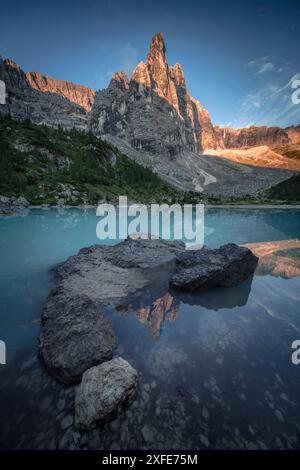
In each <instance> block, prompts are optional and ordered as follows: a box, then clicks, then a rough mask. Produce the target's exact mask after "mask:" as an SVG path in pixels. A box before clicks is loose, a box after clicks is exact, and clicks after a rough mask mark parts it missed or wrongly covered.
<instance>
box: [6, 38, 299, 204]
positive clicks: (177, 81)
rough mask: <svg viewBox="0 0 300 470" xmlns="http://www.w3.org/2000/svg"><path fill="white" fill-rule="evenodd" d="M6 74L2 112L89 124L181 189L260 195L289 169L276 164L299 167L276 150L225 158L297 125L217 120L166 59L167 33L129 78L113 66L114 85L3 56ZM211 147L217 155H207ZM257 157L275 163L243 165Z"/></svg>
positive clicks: (275, 139) (282, 138)
mask: <svg viewBox="0 0 300 470" xmlns="http://www.w3.org/2000/svg"><path fill="white" fill-rule="evenodd" d="M0 80H3V81H4V82H5V84H6V89H7V102H6V105H1V106H0V116H1V115H7V114H9V115H10V116H11V117H12V118H13V119H16V120H19V121H23V120H25V119H29V120H30V121H32V122H33V123H36V124H46V125H47V126H52V127H58V126H61V127H63V128H66V129H71V128H73V127H74V128H76V129H79V130H84V131H91V132H92V133H93V134H95V135H96V136H99V137H102V138H103V139H106V140H108V141H109V142H111V143H113V144H114V145H116V146H117V147H118V148H119V149H121V150H122V151H123V152H124V153H126V155H128V156H129V157H130V158H132V159H133V160H135V161H136V162H138V163H139V164H142V165H145V166H148V167H150V168H151V169H152V170H153V171H154V172H156V173H158V174H159V175H160V176H162V178H164V179H165V180H167V181H168V182H169V183H171V184H173V185H175V186H176V187H178V188H180V189H184V190H186V189H188V190H193V191H194V190H196V191H205V192H207V193H210V194H216V193H217V194H218V195H222V194H223V195H226V196H230V195H233V193H234V194H239V195H241V196H242V195H243V194H245V195H250V194H251V195H254V194H256V193H257V192H258V191H261V190H263V189H265V188H267V187H270V186H272V185H273V184H276V183H278V182H280V181H282V180H284V179H286V178H288V177H289V176H290V175H291V174H290V173H289V172H285V171H279V169H278V168H283V169H294V167H295V164H294V165H293V166H289V165H288V164H287V162H286V161H283V162H281V159H280V158H279V159H278V158H277V161H276V165H274V166H275V167H276V168H277V169H276V170H273V168H272V162H271V161H270V162H267V163H268V164H267V165H265V163H264V161H265V160H266V155H265V154H264V157H263V158H261V157H260V158H256V159H253V163H252V159H251V155H250V157H249V155H246V157H247V159H246V160H245V156H242V157H241V159H240V157H239V156H236V155H235V156H234V158H231V154H230V155H229V156H228V155H227V154H226V155H224V157H225V158H227V160H225V159H224V158H220V157H221V156H222V152H224V151H225V150H226V148H227V147H228V146H235V147H236V148H244V147H245V146H246V147H247V148H248V147H250V148H252V146H258V145H259V146H263V145H270V146H277V147H278V146H286V145H287V142H290V139H291V137H290V136H292V138H293V139H294V140H295V139H296V138H297V135H298V134H297V132H298V130H297V128H292V129H291V130H283V129H280V128H267V127H252V128H249V129H240V130H236V129H222V128H219V127H217V126H216V127H214V126H213V125H212V122H211V119H210V115H209V112H208V111H207V110H206V109H205V108H204V107H203V106H202V105H201V104H200V103H199V102H198V101H197V100H196V99H195V98H193V97H192V96H191V94H190V92H189V91H188V88H187V85H186V82H185V77H184V73H183V70H182V67H181V65H180V64H178V63H176V64H175V65H173V66H169V65H168V63H167V60H166V47H165V43H164V39H163V35H162V33H158V34H156V35H155V36H154V37H153V38H152V40H151V44H150V50H149V53H148V55H147V59H146V61H145V62H143V61H142V62H140V63H139V64H138V65H137V67H136V68H135V70H134V71H133V74H132V76H131V77H130V79H129V78H128V77H127V75H126V73H125V72H120V73H119V72H115V73H114V74H113V77H112V79H111V81H110V83H109V85H108V87H107V88H106V89H104V90H100V91H97V92H96V93H94V92H93V91H92V90H90V89H88V88H86V87H83V86H81V85H76V84H73V83H71V82H66V81H61V80H55V79H53V78H51V77H45V76H43V75H41V74H40V73H38V72H28V73H24V72H23V70H22V69H21V68H20V67H19V66H18V65H17V64H15V63H14V62H13V61H10V60H2V58H1V57H0ZM209 152H213V154H214V156H210V157H207V156H206V155H205V154H207V153H209ZM203 154H204V155H203ZM272 155H273V154H272ZM228 158H229V160H230V159H231V160H234V161H233V162H232V161H231V162H229V161H228ZM257 162H263V164H262V165H260V164H259V165H257V166H263V167H265V166H267V167H269V169H268V170H265V169H258V170H256V169H250V168H249V166H245V164H246V165H251V166H252V165H253V166H256V163H257ZM278 162H279V166H278ZM240 163H242V165H240ZM243 164H244V165H243Z"/></svg>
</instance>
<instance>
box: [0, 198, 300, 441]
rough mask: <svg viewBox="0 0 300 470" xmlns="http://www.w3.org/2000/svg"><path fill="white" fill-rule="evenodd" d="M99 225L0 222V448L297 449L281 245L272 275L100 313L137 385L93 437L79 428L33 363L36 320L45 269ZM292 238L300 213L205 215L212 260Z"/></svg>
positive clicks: (299, 423) (293, 313)
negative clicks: (214, 253)
mask: <svg viewBox="0 0 300 470" xmlns="http://www.w3.org/2000/svg"><path fill="white" fill-rule="evenodd" d="M97 222H98V218H97V217H96V213H95V210H93V209H88V210H83V209H77V208H74V209H32V210H30V211H29V212H28V214H27V215H24V216H18V217H1V218H0V261H1V264H0V298H1V304H0V305H1V314H0V340H2V341H4V343H5V345H6V364H5V365H4V364H0V421H1V427H0V448H1V449H11V448H13V449H56V448H62V449H66V448H67V449H76V448H83V449H87V448H91V449H95V448H96V449H111V450H114V449H118V448H120V449H123V450H124V449H137V448H143V447H145V448H147V449H150V448H153V449H169V450H170V449H202V448H209V449H266V448H268V449H280V448H283V449H299V448H300V365H299V366H297V365H294V364H293V363H292V361H291V356H292V352H293V351H292V349H291V344H292V342H293V341H294V340H297V339H300V276H299V273H300V268H299V258H300V256H299V249H298V248H295V249H291V250H290V253H289V252H288V250H286V245H285V244H284V243H283V245H282V250H281V251H280V259H279V261H278V264H277V265H276V266H274V258H270V262H271V263H273V264H272V266H271V268H270V270H269V271H268V269H266V270H265V271H264V270H263V269H260V270H259V271H257V272H256V273H255V275H254V277H253V279H249V280H247V281H246V282H244V283H243V284H242V285H240V286H238V287H235V288H230V289H215V290H213V291H209V292H206V293H202V294H189V295H187V294H185V295H183V294H179V293H177V292H172V291H171V290H170V291H166V292H157V297H156V298H148V297H147V296H146V295H145V297H144V298H143V299H142V300H141V301H140V302H139V304H137V305H129V306H128V307H127V308H126V309H125V308H124V309H123V310H121V311H116V310H114V309H110V310H107V314H108V315H109V316H110V318H111V320H112V322H113V325H114V328H115V330H116V332H117V336H118V347H117V351H116V354H119V355H120V356H122V357H123V358H124V359H126V360H128V361H129V362H130V364H132V366H133V367H135V368H136V369H137V370H138V371H139V374H140V375H139V385H138V390H137V395H136V399H135V401H134V402H133V403H132V405H130V406H129V407H128V408H126V409H125V410H123V411H122V412H121V413H120V414H119V415H117V416H116V418H115V419H114V420H113V421H111V422H110V423H106V424H104V425H102V426H101V427H99V428H97V429H96V430H94V431H90V432H79V431H78V430H76V429H74V428H73V410H74V403H73V388H72V387H63V386H62V385H61V384H60V383H58V382H56V381H55V380H53V379H52V378H51V377H49V375H48V374H47V372H46V371H45V370H44V367H43V365H42V364H41V363H40V362H39V359H38V358H37V341H38V335H39V331H40V314H41V311H42V308H43V303H44V302H45V300H46V298H47V295H48V294H49V292H50V290H51V288H52V287H53V285H54V283H53V276H52V272H51V268H53V267H54V266H55V265H56V264H57V263H59V262H61V261H64V260H65V259H66V258H67V257H68V256H70V255H73V254H76V253H77V252H78V250H80V249H81V248H83V247H86V246H89V245H92V244H95V243H99V240H98V239H97V237H96V226H97ZM299 238H300V209H295V208H288V209H280V208H278V209H277V208H268V209H264V208H232V207H231V208H229V207H228V208H208V209H206V210H205V244H206V245H208V246H209V247H218V246H220V245H222V244H224V243H229V242H234V243H238V244H246V243H261V244H262V246H263V244H264V243H265V242H275V241H276V242H278V241H282V242H285V241H286V240H296V239H299ZM115 242H117V240H116V241H114V242H113V243H115ZM279 246H280V244H279ZM287 260H290V261H287ZM280 263H283V265H282V264H280ZM158 275H159V273H158Z"/></svg>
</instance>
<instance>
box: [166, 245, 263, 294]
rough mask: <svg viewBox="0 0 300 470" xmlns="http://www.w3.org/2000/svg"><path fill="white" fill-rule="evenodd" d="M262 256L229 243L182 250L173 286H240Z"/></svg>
mask: <svg viewBox="0 0 300 470" xmlns="http://www.w3.org/2000/svg"><path fill="white" fill-rule="evenodd" d="M257 263H258V258H257V257H256V256H255V255H254V254H253V253H252V252H251V251H250V250H249V249H248V248H245V247H241V246H238V245H235V244H234V243H228V244H227V245H223V246H221V247H220V248H218V249H214V250H211V249H209V248H206V247H204V248H202V249H201V250H198V251H185V252H183V253H178V261H177V268H176V272H175V274H173V276H172V277H171V279H170V285H171V286H173V287H176V288H179V289H184V290H207V289H209V288H212V287H230V286H234V285H237V284H239V283H241V282H243V281H244V280H245V279H247V278H248V277H249V276H250V275H251V274H253V272H254V270H255V268H256V266H257Z"/></svg>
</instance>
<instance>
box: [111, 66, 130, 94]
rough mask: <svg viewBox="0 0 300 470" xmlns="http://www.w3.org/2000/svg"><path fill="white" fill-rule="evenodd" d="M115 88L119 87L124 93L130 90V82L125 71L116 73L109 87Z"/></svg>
mask: <svg viewBox="0 0 300 470" xmlns="http://www.w3.org/2000/svg"><path fill="white" fill-rule="evenodd" d="M115 86H117V88H120V89H121V90H122V91H126V90H128V88H129V80H128V77H127V74H126V72H125V71H124V70H122V71H121V73H119V72H117V71H116V72H114V74H113V76H112V78H111V81H110V84H109V86H108V87H109V88H114V87H115Z"/></svg>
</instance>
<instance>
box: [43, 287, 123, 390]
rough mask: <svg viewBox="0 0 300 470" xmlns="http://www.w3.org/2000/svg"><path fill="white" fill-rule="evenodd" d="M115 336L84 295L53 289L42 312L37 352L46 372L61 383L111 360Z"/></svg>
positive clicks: (103, 316)
mask: <svg viewBox="0 0 300 470" xmlns="http://www.w3.org/2000/svg"><path fill="white" fill-rule="evenodd" d="M115 345H116V335H115V332H114V330H113V327H112V324H111V321H110V320H109V318H107V317H106V316H105V315H104V314H103V313H102V312H101V311H100V309H99V307H98V305H97V303H96V302H94V301H93V300H91V299H90V298H89V297H87V296H85V295H82V294H81V295H74V296H72V297H69V296H67V295H65V294H64V292H62V291H60V290H59V289H58V290H55V291H54V292H53V293H52V295H51V296H50V298H49V299H48V302H47V304H46V306H45V308H44V310H43V314H42V333H41V335H40V338H39V353H40V357H41V358H42V360H43V361H44V363H45V365H46V367H47V369H48V371H49V372H50V373H51V375H53V376H54V377H57V378H59V379H60V380H61V381H63V382H65V383H74V382H78V381H79V380H80V378H81V375H82V374H83V372H84V371H85V370H87V369H89V368H90V367H92V366H95V365H98V364H100V363H101V362H103V361H106V360H109V359H111V357H112V352H113V349H114V347H115Z"/></svg>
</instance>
